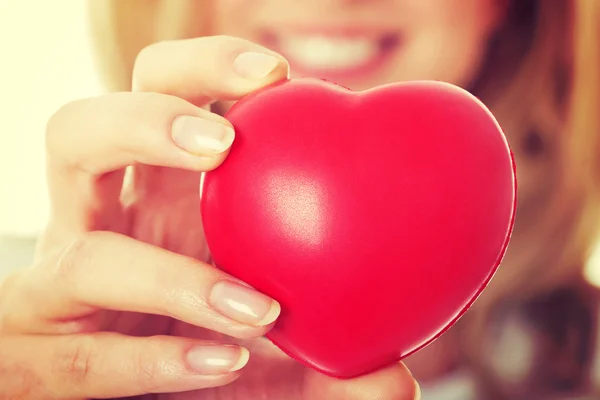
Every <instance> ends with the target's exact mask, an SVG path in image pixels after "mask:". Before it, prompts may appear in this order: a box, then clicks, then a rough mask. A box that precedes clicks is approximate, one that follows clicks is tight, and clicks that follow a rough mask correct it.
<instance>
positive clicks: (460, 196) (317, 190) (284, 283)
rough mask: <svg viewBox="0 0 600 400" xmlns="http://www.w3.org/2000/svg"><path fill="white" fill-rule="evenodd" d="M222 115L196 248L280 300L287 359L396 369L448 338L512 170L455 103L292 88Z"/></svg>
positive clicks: (337, 370)
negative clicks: (220, 144) (216, 162)
mask: <svg viewBox="0 0 600 400" xmlns="http://www.w3.org/2000/svg"><path fill="white" fill-rule="evenodd" d="M226 117H227V118H228V119H229V120H230V121H231V122H232V124H233V125H234V127H235V129H236V132H237V137H236V140H235V143H234V145H233V147H232V150H231V153H230V155H229V157H228V159H227V160H226V161H225V163H224V164H223V165H222V166H221V167H219V168H217V169H216V170H215V171H213V172H210V173H208V174H206V176H205V178H204V182H203V186H202V192H203V193H202V196H203V197H202V203H201V209H202V215H203V224H204V230H205V234H206V239H207V243H208V246H209V248H210V250H211V253H212V255H213V258H214V261H215V263H216V265H218V266H219V267H220V268H222V269H223V270H225V271H227V272H228V273H230V274H232V275H234V276H236V277H238V278H240V279H242V280H243V281H245V282H247V283H248V284H250V285H252V286H254V287H255V288H257V289H258V290H260V291H262V292H263V293H265V294H268V295H270V296H272V297H273V298H275V299H277V300H278V301H279V302H280V303H281V306H282V313H281V316H280V318H279V320H278V322H277V324H276V325H275V327H274V328H273V330H272V331H271V332H270V333H269V334H268V337H269V338H270V339H271V341H273V342H274V343H275V344H276V345H277V346H279V347H280V348H281V349H282V350H283V351H285V352H286V353H287V354H289V355H291V356H292V357H294V358H296V359H297V360H300V361H301V362H303V363H305V364H307V365H308V366H310V367H312V368H314V369H316V370H318V371H320V372H322V373H324V374H327V375H331V376H335V377H340V378H350V377H354V376H357V375H362V374H364V373H367V372H370V371H373V370H375V369H378V368H381V367H384V366H386V365H389V364H391V363H394V362H397V361H398V360H400V359H401V358H403V357H405V356H407V355H408V354H410V353H413V352H415V351H417V350H418V349H420V348H421V347H423V346H425V345H426V344H428V343H430V342H431V341H432V340H434V339H435V338H436V337H438V336H439V335H441V333H443V332H444V331H445V330H447V329H448V328H449V327H450V326H451V325H452V324H453V323H454V322H455V321H456V320H457V319H458V318H459V317H460V316H461V315H462V314H463V313H464V312H465V311H466V310H467V309H468V307H469V306H470V305H471V304H472V303H473V301H474V300H475V299H476V298H477V297H478V296H479V294H480V293H481V291H482V290H483V289H484V288H485V286H486V285H487V283H488V282H489V280H490V279H491V277H492V275H493V274H494V272H495V271H496V268H497V267H498V264H499V263H500V261H501V259H502V257H503V255H504V252H505V250H506V247H507V245H508V241H509V237H510V234H511V231H512V226H513V221H514V213H515V199H516V178H515V168H514V163H513V158H512V154H511V151H510V149H509V146H508V144H507V141H506V138H505V136H504V135H503V133H502V131H501V129H500V127H499V126H498V124H497V122H496V120H495V119H494V117H493V116H492V114H491V113H490V112H489V111H488V110H487V109H486V108H485V106H484V105H483V104H482V103H481V102H479V101H478V100H477V99H476V98H475V97H473V96H472V95H470V94H468V93H467V92H466V91H464V90H462V89H459V88H457V87H455V86H452V85H449V84H445V83H436V82H411V83H401V84H392V85H386V86H382V87H378V88H375V89H372V90H368V91H364V92H352V91H350V90H347V89H345V88H342V87H339V86H337V85H334V84H331V83H327V82H324V81H320V80H312V79H298V80H291V81H286V82H283V83H280V84H276V85H273V86H271V87H268V88H266V89H264V90H261V91H259V92H257V93H254V94H252V95H249V96H247V97H245V98H244V99H242V100H241V101H239V102H238V103H237V104H236V105H235V106H234V107H233V108H232V109H231V110H230V111H229V113H228V114H227V116H226Z"/></svg>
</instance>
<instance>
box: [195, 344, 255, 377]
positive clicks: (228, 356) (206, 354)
mask: <svg viewBox="0 0 600 400" xmlns="http://www.w3.org/2000/svg"><path fill="white" fill-rule="evenodd" d="M249 358H250V353H249V352H248V350H246V349H245V348H243V347H238V346H227V345H222V346H220V345H214V346H211V345H205V346H195V347H192V348H191V349H190V350H189V351H188V353H187V362H188V365H189V366H190V367H191V368H192V369H193V370H194V371H196V372H198V373H200V374H205V375H220V374H226V373H229V372H233V371H238V370H240V369H242V368H243V367H244V366H245V365H246V364H247V363H248V360H249Z"/></svg>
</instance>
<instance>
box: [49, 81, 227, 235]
mask: <svg viewBox="0 0 600 400" xmlns="http://www.w3.org/2000/svg"><path fill="white" fill-rule="evenodd" d="M83 132H85V134H83ZM233 139H234V131H233V128H232V127H231V124H230V123H229V122H228V121H226V120H225V119H224V118H222V117H219V116H218V115H216V114H212V113H210V112H208V111H206V110H203V109H201V108H198V107H196V106H194V105H192V104H191V103H189V102H187V101H185V100H182V99H179V98H176V97H172V96H167V95H160V94H154V93H136V94H131V93H120V94H114V95H108V96H104V97H98V98H93V99H88V100H82V101H77V102H73V103H70V104H68V105H66V106H64V107H63V108H62V109H61V110H60V111H59V112H57V113H56V114H55V115H54V116H53V117H52V118H51V120H50V122H49V123H48V129H47V137H46V144H47V149H48V184H49V189H50V195H51V196H50V197H51V206H52V215H53V218H54V219H53V221H52V222H55V223H57V224H58V225H59V227H60V229H61V230H65V231H67V232H72V233H78V232H83V231H88V230H95V229H103V228H105V225H107V224H108V223H111V222H113V221H112V220H110V221H109V220H108V218H107V217H108V216H109V215H112V216H113V219H115V220H116V221H117V222H118V219H119V218H120V214H119V213H120V211H121V210H120V201H119V197H120V193H121V187H122V182H123V168H124V167H126V166H129V165H133V164H150V165H161V166H166V167H173V168H178V169H185V170H194V171H208V170H211V169H213V168H216V167H217V166H218V165H219V164H220V163H221V162H223V160H224V159H225V157H226V155H227V152H228V149H229V147H230V146H231V143H232V142H233ZM198 184H199V177H198V179H197V182H196V185H198ZM121 219H122V218H121ZM110 227H111V228H113V226H112V225H111V226H110ZM56 230H58V229H55V232H53V234H56Z"/></svg>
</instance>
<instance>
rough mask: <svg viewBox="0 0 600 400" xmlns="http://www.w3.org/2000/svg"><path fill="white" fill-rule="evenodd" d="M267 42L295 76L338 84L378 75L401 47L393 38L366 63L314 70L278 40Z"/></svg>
mask: <svg viewBox="0 0 600 400" xmlns="http://www.w3.org/2000/svg"><path fill="white" fill-rule="evenodd" d="M266 42H267V43H268V46H269V47H270V48H271V49H273V50H274V51H277V52H278V53H280V54H281V55H282V56H284V57H285V58H286V59H287V60H288V62H289V63H290V65H291V70H292V71H291V72H292V75H293V76H296V77H313V78H322V79H326V80H329V81H333V82H337V83H343V82H357V81H363V80H367V79H369V78H371V77H373V76H375V75H377V73H379V72H381V71H382V70H383V69H384V68H385V67H386V66H387V64H388V63H389V62H390V60H391V59H392V58H393V55H394V53H395V52H396V51H397V50H398V49H399V47H400V40H398V38H393V40H392V41H390V42H389V43H386V44H382V45H381V46H380V48H379V51H378V52H377V54H376V55H374V56H373V57H370V58H369V59H368V60H365V62H364V63H361V64H356V65H353V66H349V67H340V68H312V67H307V66H304V65H303V64H302V62H301V61H298V60H295V59H294V58H293V57H292V56H290V55H288V54H286V53H285V50H283V49H281V48H280V46H279V44H278V41H277V39H276V38H273V37H271V38H270V39H268V40H266Z"/></svg>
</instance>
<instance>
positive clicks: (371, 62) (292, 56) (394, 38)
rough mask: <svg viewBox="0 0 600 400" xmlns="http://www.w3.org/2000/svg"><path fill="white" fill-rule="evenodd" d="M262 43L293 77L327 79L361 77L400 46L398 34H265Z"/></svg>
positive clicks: (381, 63)
mask: <svg viewBox="0 0 600 400" xmlns="http://www.w3.org/2000/svg"><path fill="white" fill-rule="evenodd" d="M265 42H266V44H267V45H268V46H270V47H271V48H272V49H273V50H275V51H277V52H279V53H280V54H282V55H283V56H284V57H286V58H287V59H288V61H289V62H290V64H291V67H292V74H293V75H298V74H299V75H304V76H312V77H322V78H330V79H334V80H335V79H347V78H365V77H366V76H367V75H371V74H373V73H375V72H376V71H377V70H379V69H380V68H382V67H383V66H384V65H385V62H386V61H387V60H388V59H389V58H390V56H391V55H392V54H393V52H394V51H396V50H397V49H398V47H399V45H400V42H401V40H400V35H399V34H398V33H386V34H380V35H373V34H360V32H354V33H352V34H347V33H339V32H328V33H327V34H324V33H304V32H303V33H294V34H289V33H286V34H282V35H274V34H270V35H266V36H265Z"/></svg>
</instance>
